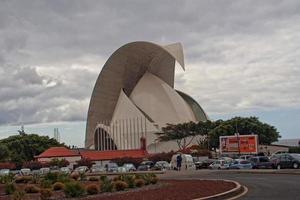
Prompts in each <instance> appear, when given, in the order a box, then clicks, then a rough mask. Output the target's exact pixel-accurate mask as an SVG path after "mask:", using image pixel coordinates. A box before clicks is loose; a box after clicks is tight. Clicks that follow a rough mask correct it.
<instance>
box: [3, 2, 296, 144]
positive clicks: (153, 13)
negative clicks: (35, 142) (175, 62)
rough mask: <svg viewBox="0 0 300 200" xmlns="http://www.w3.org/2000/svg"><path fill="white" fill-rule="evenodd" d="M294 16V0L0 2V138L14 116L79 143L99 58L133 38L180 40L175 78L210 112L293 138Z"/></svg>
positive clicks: (12, 126) (33, 128) (14, 124)
mask: <svg viewBox="0 0 300 200" xmlns="http://www.w3.org/2000/svg"><path fill="white" fill-rule="evenodd" d="M299 22H300V1H298V0H294V1H289V0H285V1H275V0H274V1H259V0H257V1H238V0H236V1H229V0H227V1H220V0H218V1H210V0H207V1H196V0H195V1H191V0H190V1H174V0H170V1H165V0H160V1H157V2H156V3H155V1H141V0H136V1H131V0H126V1H116V0H110V1H98V0H97V1H96V0H95V1H74V0H69V1H63V0H59V1H56V0H51V1H38V0H37V1H21V0H19V1H14V0H0V138H3V137H6V136H7V135H10V134H14V133H15V131H16V129H17V127H19V125H20V124H21V123H24V124H26V125H25V127H28V129H29V130H30V131H32V132H39V131H41V132H43V133H41V134H51V135H52V132H53V127H61V128H62V130H61V132H62V133H61V134H63V136H62V139H63V141H65V142H67V143H69V144H76V145H79V146H80V145H82V144H83V140H84V133H85V120H86V115H87V109H88V104H89V98H90V95H91V92H92V89H93V85H94V83H95V81H96V78H97V76H98V74H99V72H100V70H101V68H102V66H103V64H104V63H105V61H106V60H107V58H108V57H109V56H110V55H111V54H112V53H113V52H114V51H115V50H116V49H117V48H119V47H120V46H122V45H124V44H126V43H128V42H132V41H139V40H146V41H151V42H155V43H159V44H169V43H174V42H181V43H182V45H183V47H184V53H185V62H186V71H185V72H183V71H182V70H181V69H180V68H178V69H177V74H176V84H175V86H176V88H178V89H180V90H183V91H186V92H187V93H189V94H191V96H193V97H194V98H195V99H196V100H197V101H198V102H199V103H200V104H201V105H202V107H203V108H204V109H205V110H206V112H207V114H208V115H209V116H210V118H212V119H219V118H223V119H226V118H230V117H233V116H236V115H241V116H251V115H255V116H258V117H260V119H261V120H262V121H265V122H268V123H271V124H272V125H275V126H276V127H277V128H278V129H279V131H280V133H281V135H282V136H283V137H284V138H295V137H299V136H300V132H299V131H298V127H297V124H298V123H299V121H300V101H299V99H300V92H299V91H300V23H299ZM41 127H42V128H41ZM70 135H76V137H70Z"/></svg>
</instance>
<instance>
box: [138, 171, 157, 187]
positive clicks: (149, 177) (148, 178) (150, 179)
mask: <svg viewBox="0 0 300 200" xmlns="http://www.w3.org/2000/svg"><path fill="white" fill-rule="evenodd" d="M137 178H142V179H143V180H144V181H145V185H149V184H151V183H152V184H156V183H157V181H158V179H157V176H156V175H155V174H152V173H149V174H139V175H137Z"/></svg>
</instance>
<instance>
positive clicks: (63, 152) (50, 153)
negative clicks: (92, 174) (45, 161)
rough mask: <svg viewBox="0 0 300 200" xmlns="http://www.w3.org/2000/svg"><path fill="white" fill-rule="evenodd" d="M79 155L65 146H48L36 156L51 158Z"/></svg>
mask: <svg viewBox="0 0 300 200" xmlns="http://www.w3.org/2000/svg"><path fill="white" fill-rule="evenodd" d="M70 156H80V155H79V153H78V152H75V151H72V150H70V149H67V148H66V147H50V148H49V149H47V150H46V151H44V152H43V153H41V154H40V155H38V156H35V157H36V158H51V157H70Z"/></svg>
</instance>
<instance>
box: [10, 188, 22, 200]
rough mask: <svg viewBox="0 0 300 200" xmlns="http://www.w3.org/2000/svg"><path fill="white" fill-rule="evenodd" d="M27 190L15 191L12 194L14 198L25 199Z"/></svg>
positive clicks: (15, 199) (16, 199) (17, 199)
mask: <svg viewBox="0 0 300 200" xmlns="http://www.w3.org/2000/svg"><path fill="white" fill-rule="evenodd" d="M24 199H25V192H24V191H18V190H17V191H15V192H14V193H13V195H12V200H24Z"/></svg>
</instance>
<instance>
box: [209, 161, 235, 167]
mask: <svg viewBox="0 0 300 200" xmlns="http://www.w3.org/2000/svg"><path fill="white" fill-rule="evenodd" d="M229 163H230V161H227V160H216V161H214V162H213V163H211V164H210V165H209V166H208V168H209V169H228V168H229Z"/></svg>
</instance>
